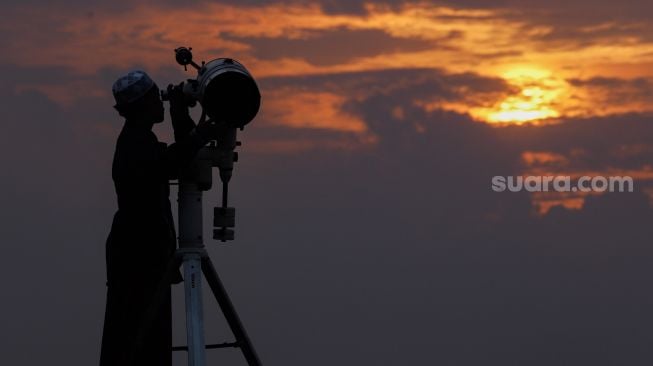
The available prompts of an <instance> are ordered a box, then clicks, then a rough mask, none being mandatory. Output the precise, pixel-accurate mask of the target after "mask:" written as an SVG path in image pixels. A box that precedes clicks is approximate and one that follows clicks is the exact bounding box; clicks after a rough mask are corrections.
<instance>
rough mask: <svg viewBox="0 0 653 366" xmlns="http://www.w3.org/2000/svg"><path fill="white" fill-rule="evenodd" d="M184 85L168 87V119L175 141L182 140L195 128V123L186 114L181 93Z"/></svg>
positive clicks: (183, 97) (184, 98) (188, 114)
mask: <svg viewBox="0 0 653 366" xmlns="http://www.w3.org/2000/svg"><path fill="white" fill-rule="evenodd" d="M183 88H184V83H183V82H182V83H181V84H179V85H177V86H173V85H172V84H170V85H168V89H167V91H168V98H169V100H170V119H171V121H172V128H173V130H174V133H175V141H176V142H179V141H181V140H183V138H184V137H186V136H187V135H188V134H189V133H190V132H191V131H192V130H193V128H195V122H194V121H193V119H192V118H191V116H190V113H189V112H188V103H187V102H186V97H185V96H184V93H183V91H182V90H183Z"/></svg>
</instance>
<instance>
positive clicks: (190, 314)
mask: <svg viewBox="0 0 653 366" xmlns="http://www.w3.org/2000/svg"><path fill="white" fill-rule="evenodd" d="M184 287H185V296H186V337H187V339H188V366H204V365H205V357H204V352H205V349H204V347H205V346H204V323H203V317H204V315H203V310H202V263H201V255H200V254H196V253H193V254H185V255H184Z"/></svg>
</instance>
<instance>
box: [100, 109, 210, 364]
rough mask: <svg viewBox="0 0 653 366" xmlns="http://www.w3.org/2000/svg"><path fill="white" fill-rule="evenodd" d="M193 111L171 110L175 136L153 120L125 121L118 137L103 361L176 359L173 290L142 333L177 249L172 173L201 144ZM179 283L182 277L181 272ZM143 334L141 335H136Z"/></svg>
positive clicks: (167, 361) (108, 245)
mask: <svg viewBox="0 0 653 366" xmlns="http://www.w3.org/2000/svg"><path fill="white" fill-rule="evenodd" d="M194 125H195V124H194V122H193V121H192V119H190V117H189V116H188V115H187V113H186V114H185V115H184V114H183V113H182V114H181V117H179V116H178V117H176V118H174V117H173V126H174V130H175V140H176V142H175V143H173V144H171V145H170V146H166V144H165V143H160V142H158V140H157V138H156V135H155V134H154V133H153V132H152V131H151V127H150V126H147V125H143V124H141V123H139V122H138V121H126V122H125V125H124V127H123V129H122V131H121V133H120V136H119V137H118V141H117V144H116V151H115V155H114V160H113V167H112V177H113V181H114V185H115V189H116V195H117V199H118V211H117V212H116V214H115V215H114V218H113V223H112V226H111V232H110V233H109V236H108V238H107V241H106V269H107V303H106V312H105V319H104V329H103V334H102V348H101V355H100V366H118V365H119V366H129V365H139V366H146V365H157V366H170V365H171V363H172V349H171V348H172V344H171V341H172V335H171V330H172V329H171V328H172V325H171V322H172V320H171V307H170V290H169V288H167V291H165V294H164V296H163V301H162V302H160V303H159V306H158V307H157V308H156V309H157V311H156V315H155V319H154V321H153V322H152V323H151V326H150V327H147V328H146V331H145V332H144V333H142V336H141V337H137V333H138V332H139V327H142V318H143V314H144V313H145V311H146V310H147V309H148V308H149V307H150V304H151V303H152V300H153V297H154V295H155V293H156V290H157V288H158V287H159V284H160V283H161V280H162V278H163V276H164V274H165V271H166V268H167V266H168V263H169V261H170V260H171V258H172V256H173V254H174V251H175V248H176V233H175V228H174V222H173V218H172V212H171V208H170V200H169V193H170V191H169V185H168V181H169V179H175V178H177V177H178V175H179V173H180V172H181V170H182V169H183V168H184V167H185V166H187V165H188V163H189V162H190V161H191V160H192V158H193V157H194V156H195V154H196V153H197V151H198V150H199V149H200V148H201V147H202V145H203V141H202V140H201V138H199V136H198V135H196V134H189V132H190V131H191V130H192V129H193V127H194ZM177 277H178V278H176V279H173V282H180V281H181V277H180V275H179V274H178V272H177ZM137 338H142V339H140V340H139V339H137Z"/></svg>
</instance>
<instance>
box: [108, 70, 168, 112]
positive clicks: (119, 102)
mask: <svg viewBox="0 0 653 366" xmlns="http://www.w3.org/2000/svg"><path fill="white" fill-rule="evenodd" d="M112 89H113V97H114V98H115V100H116V104H115V105H114V106H113V107H114V108H115V109H116V110H117V111H118V113H119V114H120V115H121V116H123V117H125V118H126V119H128V120H136V121H142V122H143V123H159V122H163V118H164V108H163V102H162V101H161V96H160V95H159V87H158V86H157V85H156V84H155V83H154V81H152V79H151V78H150V77H149V76H148V75H147V74H146V73H145V72H144V71H141V70H135V71H131V72H129V73H128V74H127V75H125V76H123V77H121V78H120V79H118V80H116V82H115V83H114V84H113V88H112Z"/></svg>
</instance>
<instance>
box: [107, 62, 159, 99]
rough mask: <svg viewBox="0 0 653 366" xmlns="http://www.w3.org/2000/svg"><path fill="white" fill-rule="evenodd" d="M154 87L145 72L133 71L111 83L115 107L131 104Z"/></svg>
mask: <svg viewBox="0 0 653 366" xmlns="http://www.w3.org/2000/svg"><path fill="white" fill-rule="evenodd" d="M153 85H154V81H152V79H151V78H150V77H149V76H148V75H147V74H146V73H145V71H141V70H134V71H130V72H129V73H128V74H127V75H125V76H123V77H121V78H120V79H118V80H116V82H115V83H113V88H112V91H113V97H114V98H115V99H116V104H117V105H123V104H128V103H131V102H133V101H135V100H137V99H138V98H140V97H142V96H144V95H145V94H146V93H147V92H148V91H149V90H150V88H152V86H153Z"/></svg>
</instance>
